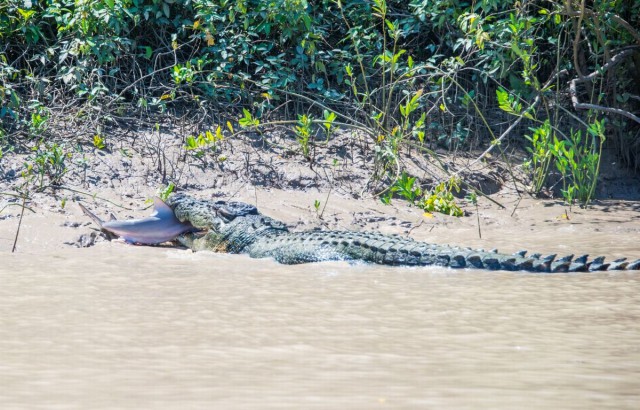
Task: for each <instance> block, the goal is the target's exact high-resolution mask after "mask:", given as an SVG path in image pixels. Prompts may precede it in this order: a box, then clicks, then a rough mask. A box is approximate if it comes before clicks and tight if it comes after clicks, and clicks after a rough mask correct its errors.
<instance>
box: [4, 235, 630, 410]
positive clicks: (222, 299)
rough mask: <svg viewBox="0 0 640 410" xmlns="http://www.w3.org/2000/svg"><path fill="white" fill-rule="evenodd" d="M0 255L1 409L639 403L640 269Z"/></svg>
mask: <svg viewBox="0 0 640 410" xmlns="http://www.w3.org/2000/svg"><path fill="white" fill-rule="evenodd" d="M605 253H606V252H605ZM0 256H1V258H2V268H1V270H0V284H1V285H0V386H1V387H0V407H1V408H3V409H89V408H90V409H101V408H114V409H177V408H180V409H213V408H216V409H218V408H219V409H251V408H253V409H271V408H272V409H374V408H394V409H430V408H434V409H436V408H438V409H439V408H459V409H478V408H493V409H496V408H499V409H502V408H504V409H514V408H540V409H542V408H564V409H573V408H575V409H585V408H594V409H603V408H612V409H621V408H630V409H631V408H639V407H640V272H616V273H606V272H605V273H586V274H555V275H537V274H524V273H510V272H484V271H472V270H450V269H443V268H437V267H431V268H394V267H380V266H369V265H357V264H356V265H351V264H348V263H346V262H330V263H316V264H309V265H299V266H283V265H278V264H277V263H275V262H273V261H271V260H252V259H249V258H248V257H245V256H239V255H219V254H213V253H207V252H202V253H197V254H193V253H190V252H188V251H184V250H178V249H169V248H150V247H133V246H126V245H120V244H114V243H102V244H100V245H98V246H95V247H93V248H90V249H81V250H80V249H79V250H72V249H66V250H60V251H59V252H57V254H49V255H46V254H28V253H22V254H14V255H11V254H8V253H3V254H2V255H0Z"/></svg>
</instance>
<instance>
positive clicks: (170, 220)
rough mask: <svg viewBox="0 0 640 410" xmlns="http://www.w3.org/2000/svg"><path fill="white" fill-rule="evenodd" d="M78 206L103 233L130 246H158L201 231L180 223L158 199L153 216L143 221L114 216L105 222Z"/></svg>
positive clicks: (186, 223)
mask: <svg viewBox="0 0 640 410" xmlns="http://www.w3.org/2000/svg"><path fill="white" fill-rule="evenodd" d="M78 205H80V208H81V209H82V212H84V213H85V215H87V216H88V217H89V218H91V220H92V221H93V222H94V223H95V224H96V225H98V227H99V228H100V230H101V231H103V232H105V233H106V234H107V235H109V236H111V237H117V238H120V239H123V240H124V241H125V242H127V243H130V244H136V245H157V244H160V243H164V242H169V241H173V240H174V239H175V238H176V237H178V236H179V235H181V234H183V233H186V232H194V231H198V230H199V229H197V228H195V227H194V226H193V225H191V224H190V223H189V222H180V220H178V218H176V216H175V214H174V212H173V210H172V209H171V208H170V207H169V205H167V204H166V203H164V201H163V200H162V199H160V198H158V197H155V198H153V212H152V213H151V215H149V216H148V217H146V218H141V219H127V220H117V219H116V218H115V216H113V214H112V215H111V220H109V221H103V220H102V219H100V218H98V216H96V215H95V214H93V213H92V212H91V211H89V210H88V209H87V208H86V207H85V206H84V205H82V204H81V203H79V202H78Z"/></svg>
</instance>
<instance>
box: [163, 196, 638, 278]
mask: <svg viewBox="0 0 640 410" xmlns="http://www.w3.org/2000/svg"><path fill="white" fill-rule="evenodd" d="M166 204H167V205H168V206H169V207H170V208H171V209H172V210H173V213H174V215H175V217H176V218H177V220H178V221H180V223H182V224H184V226H185V229H184V231H185V232H181V233H180V234H178V235H176V237H175V240H177V241H178V242H179V243H180V244H182V245H183V246H186V247H188V248H191V249H192V250H194V251H199V250H210V251H215V252H227V253H243V254H248V255H249V256H250V257H252V258H267V257H270V258H273V259H275V260H276V261H278V262H280V263H283V264H299V263H309V262H320V261H329V260H348V261H363V262H369V263H376V264H383V265H403V266H428V265H438V266H446V267H450V268H477V269H488V270H507V271H529V272H584V271H604V270H608V271H612V270H640V259H637V260H635V261H632V262H630V261H627V259H626V258H621V259H616V260H614V261H612V262H605V258H604V257H602V256H601V257H597V258H594V259H591V260H590V259H588V255H582V256H579V257H576V258H574V257H573V255H569V256H565V257H561V258H556V256H557V255H555V254H553V255H547V256H543V255H541V254H532V255H529V256H527V252H526V251H520V252H516V253H515V254H504V253H498V252H497V250H490V251H485V250H482V249H471V248H464V247H458V246H450V245H440V244H431V243H427V242H420V241H416V240H414V239H411V238H407V237H400V236H396V235H384V234H381V233H375V232H356V231H323V230H312V231H305V232H291V231H289V229H288V228H287V226H286V225H285V224H284V223H282V222H280V221H277V220H275V219H273V218H270V217H269V216H266V215H263V214H261V213H260V212H258V209H257V208H256V207H255V206H253V205H250V204H247V203H243V202H227V201H209V200H203V199H197V198H193V197H191V196H188V195H185V194H173V195H172V196H170V197H169V198H168V200H167V201H166ZM186 227H191V228H192V229H187V228H186Z"/></svg>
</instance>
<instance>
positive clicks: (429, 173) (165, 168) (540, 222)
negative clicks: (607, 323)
mask: <svg viewBox="0 0 640 410" xmlns="http://www.w3.org/2000/svg"><path fill="white" fill-rule="evenodd" d="M139 138H140V139H141V140H140V141H143V142H140V141H139V142H138V143H137V144H136V145H134V144H132V145H130V146H137V147H138V149H137V150H133V149H131V148H130V146H129V147H127V145H126V144H124V143H121V144H120V145H115V144H114V145H112V146H110V147H109V148H110V149H109V150H108V151H105V150H97V149H93V150H90V151H88V152H84V153H82V156H81V157H82V159H83V161H78V158H80V156H79V154H77V153H76V154H74V155H73V157H72V158H70V160H69V161H68V166H69V171H68V173H67V174H66V175H65V179H64V181H63V185H62V187H61V188H60V189H56V190H51V189H47V190H46V191H45V192H42V193H37V192H33V193H32V194H31V197H30V198H31V199H30V200H29V201H27V206H28V207H29V209H28V210H25V212H24V215H23V220H22V224H21V227H20V232H19V235H18V239H17V245H16V252H18V253H24V254H34V253H55V252H57V251H59V250H62V249H66V248H70V247H82V246H90V245H94V243H95V244H97V245H101V243H102V242H105V241H106V239H105V238H103V237H102V236H101V235H99V234H98V232H97V231H96V230H95V226H93V225H92V224H91V223H90V221H89V220H88V218H86V217H85V216H84V215H83V214H82V212H81V211H80V209H79V207H78V205H77V203H76V202H77V201H82V202H83V203H84V204H85V205H86V206H87V207H88V208H89V209H91V210H92V211H94V212H95V213H96V214H97V215H98V216H100V217H103V218H105V219H108V218H109V215H110V214H111V213H113V214H114V215H116V216H117V217H118V218H119V219H125V218H139V217H143V216H145V215H148V214H149V213H150V209H149V207H150V205H149V204H148V202H147V201H148V200H149V199H150V198H152V197H153V196H154V195H156V194H157V192H158V189H159V188H161V187H162V186H166V184H167V183H168V182H169V181H171V182H174V183H175V184H176V186H177V187H178V188H177V189H179V190H180V191H182V192H186V193H190V194H193V195H196V196H199V197H202V198H215V199H233V200H240V201H244V202H248V203H252V204H256V205H257V206H258V208H259V209H260V211H261V212H263V213H264V214H267V215H269V216H272V217H274V218H277V219H280V220H282V221H284V222H285V223H287V224H288V225H289V226H290V227H291V229H293V230H306V229H313V228H317V227H321V228H326V229H350V230H366V231H370V230H376V231H381V232H384V233H392V234H399V235H409V236H411V237H413V238H415V239H419V240H425V241H430V242H436V243H449V244H455V245H464V246H472V247H481V248H485V249H491V248H498V249H500V250H501V251H504V252H515V251H518V250H521V249H529V250H530V251H532V252H533V251H536V252H548V253H560V254H569V253H576V254H583V253H588V254H591V255H593V256H595V255H596V254H598V255H600V254H603V255H606V256H608V257H622V256H627V257H629V258H639V257H640V246H638V239H640V235H639V233H640V212H639V211H640V202H636V201H633V200H627V199H625V198H634V195H638V192H639V191H640V183H638V179H637V178H634V177H632V176H629V175H628V174H625V173H623V172H622V171H618V173H615V172H612V171H610V172H609V174H607V175H605V176H603V180H602V182H601V184H600V189H599V196H600V197H604V198H607V197H612V198H611V199H604V200H598V201H595V202H594V204H593V205H592V206H591V207H590V208H588V209H580V208H578V207H572V208H569V207H568V206H567V205H565V204H563V203H562V201H560V200H539V199H533V198H531V197H530V196H529V195H527V194H526V193H524V192H522V185H519V183H518V182H517V181H516V182H513V181H510V180H509V178H508V176H507V175H508V173H507V172H505V171H504V170H506V166H505V165H503V164H501V163H499V162H497V161H495V160H491V162H489V163H484V162H483V163H481V164H480V165H476V166H475V168H473V169H471V170H467V171H464V172H463V173H462V174H463V175H465V176H466V178H467V180H469V181H470V182H472V183H473V184H475V185H476V186H477V187H479V188H481V189H483V190H484V191H485V192H488V193H490V198H491V200H492V201H493V202H492V201H491V200H489V199H487V198H484V197H481V198H480V199H479V207H478V209H477V213H476V208H475V207H474V206H472V205H471V204H469V203H467V201H465V200H464V199H460V200H459V203H460V205H462V206H463V208H464V209H465V210H466V211H467V214H468V215H467V216H464V217H461V218H456V217H450V216H446V215H442V214H437V213H436V214H425V212H424V211H422V210H420V209H418V208H416V207H414V206H411V205H410V204H408V203H407V202H405V201H402V200H400V199H397V200H394V201H393V202H392V204H391V205H384V204H382V203H381V201H380V200H379V199H377V198H376V197H375V196H374V195H373V193H375V192H377V190H379V189H381V188H380V187H381V186H383V185H382V184H381V183H378V182H376V181H375V178H373V176H372V174H373V172H374V171H373V166H372V163H373V156H374V155H375V153H374V151H373V150H372V149H371V147H370V146H369V145H368V144H367V143H366V141H364V140H362V139H359V138H356V137H354V136H350V135H347V134H341V135H339V136H338V137H336V139H335V140H334V141H332V143H330V144H329V145H328V146H323V147H319V148H318V150H317V152H316V153H315V156H314V162H313V163H309V161H307V160H305V159H304V158H302V157H301V156H300V155H298V154H296V152H295V143H294V142H292V141H291V140H289V139H287V137H286V136H283V135H280V136H277V137H273V138H272V139H269V140H266V141H263V140H258V139H251V138H247V139H244V140H237V141H232V142H226V143H225V144H224V146H223V147H221V148H220V149H219V150H218V151H216V152H214V153H212V154H207V155H205V156H204V157H203V158H194V157H191V156H186V154H185V152H184V151H183V149H182V142H181V141H182V140H181V139H180V138H177V137H175V136H173V135H163V134H159V135H156V134H149V135H144V136H142V137H139ZM442 158H443V159H444V160H445V161H447V163H448V164H449V165H451V166H453V167H456V168H453V169H463V165H464V163H465V161H466V163H468V162H470V160H471V159H472V158H474V157H473V155H470V154H469V155H466V156H460V155H459V154H458V155H457V156H452V155H449V156H443V157H442ZM3 161H4V162H3V163H2V173H0V192H15V191H14V187H15V186H16V185H17V184H19V183H20V182H21V181H22V179H21V177H20V170H21V168H22V164H23V163H24V161H25V156H20V155H13V156H12V157H5V158H4V159H3ZM400 165H401V166H402V167H404V168H406V169H408V170H409V171H410V172H411V173H412V174H413V175H416V176H418V178H419V179H420V181H421V182H426V181H434V180H438V178H443V173H442V172H441V171H439V170H438V169H437V167H435V166H434V165H433V163H432V162H430V161H428V160H425V159H424V157H423V156H420V155H417V153H415V152H412V153H405V155H404V156H403V157H402V158H401V159H400ZM500 170H502V171H503V172H500ZM516 188H518V189H516ZM518 191H520V192H518ZM616 198H622V199H616ZM316 201H318V202H319V207H318V208H317V209H316V207H315V203H316ZM494 202H497V203H499V204H500V205H502V207H501V206H499V205H497V204H496V203H494ZM20 204H21V200H20V199H18V198H15V197H11V196H6V195H5V196H1V197H0V209H2V212H0V252H10V251H11V249H12V246H13V242H14V240H15V237H16V231H17V229H18V223H19V220H20V214H21V212H22V209H21V206H20ZM32 211H33V212H32ZM478 224H479V227H478ZM480 235H481V237H480ZM102 246H104V244H102ZM115 249H117V248H115Z"/></svg>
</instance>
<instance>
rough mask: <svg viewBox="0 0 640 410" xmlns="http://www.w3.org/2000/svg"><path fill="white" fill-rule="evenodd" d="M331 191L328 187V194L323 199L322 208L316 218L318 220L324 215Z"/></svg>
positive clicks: (331, 187)
mask: <svg viewBox="0 0 640 410" xmlns="http://www.w3.org/2000/svg"><path fill="white" fill-rule="evenodd" d="M332 189H333V186H331V185H329V192H327V197H326V198H325V199H324V206H323V207H322V211H320V215H319V216H318V217H319V218H320V219H322V215H323V214H324V209H325V208H326V207H327V203H328V202H329V195H331V190H332Z"/></svg>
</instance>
